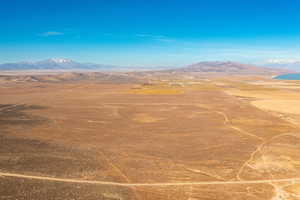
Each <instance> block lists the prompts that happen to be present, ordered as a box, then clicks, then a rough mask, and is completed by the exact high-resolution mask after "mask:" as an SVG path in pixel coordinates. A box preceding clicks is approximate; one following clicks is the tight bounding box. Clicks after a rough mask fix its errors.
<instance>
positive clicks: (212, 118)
mask: <svg viewBox="0 0 300 200" xmlns="http://www.w3.org/2000/svg"><path fill="white" fill-rule="evenodd" d="M298 85H299V88H300V82H297V81H294V82H289V81H276V80H272V79H269V78H264V77H235V78H231V77H222V78H217V77H215V78H211V79H209V80H207V79H205V80H201V79H198V80H176V82H175V81H171V80H164V81H155V82H153V83H152V84H143V83H129V82H128V83H126V82H125V83H114V82H110V83H109V82H107V83H98V82H96V81H74V82H66V83H48V82H25V83H5V84H4V83H3V84H1V85H0V95H1V96H0V199H91V200H94V199H95V200H96V199H97V200H99V199H109V200H116V199H118V200H121V199H123V200H124V199H130V200H131V199H140V200H144V199H145V200H159V199H161V200H176V199H178V200H196V199H200V200H208V199H209V200H210V199H216V200H221V199H222V200H223V199H236V200H243V199H249V200H250V199H251V200H264V199H270V200H284V199H286V200H294V199H300V156H299V155H300V128H299V124H300V111H299V108H300V106H298V104H299V105H300V103H299V102H300V93H299V90H300V89H298ZM298 107H299V108H298Z"/></svg>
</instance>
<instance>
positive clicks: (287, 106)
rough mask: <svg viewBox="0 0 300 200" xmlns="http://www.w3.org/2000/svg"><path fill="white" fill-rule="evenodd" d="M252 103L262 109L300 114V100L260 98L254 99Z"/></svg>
mask: <svg viewBox="0 0 300 200" xmlns="http://www.w3.org/2000/svg"><path fill="white" fill-rule="evenodd" d="M252 105H254V106H256V107H258V108H260V109H262V110H268V111H276V112H281V113H288V114H300V100H259V101H253V102H252Z"/></svg>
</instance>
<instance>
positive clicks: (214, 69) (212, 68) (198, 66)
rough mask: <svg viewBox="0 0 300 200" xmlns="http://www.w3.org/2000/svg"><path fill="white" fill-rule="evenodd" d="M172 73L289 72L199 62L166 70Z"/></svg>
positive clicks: (261, 73) (251, 73)
mask: <svg viewBox="0 0 300 200" xmlns="http://www.w3.org/2000/svg"><path fill="white" fill-rule="evenodd" d="M167 71H169V72H173V73H187V74H189V73H217V74H237V75H268V74H281V73H286V72H289V71H288V70H285V69H275V68H268V67H258V66H254V65H248V64H242V63H237V62H231V61H227V62H219V61H215V62H199V63H195V64H192V65H189V66H187V67H182V68H177V69H171V70H167Z"/></svg>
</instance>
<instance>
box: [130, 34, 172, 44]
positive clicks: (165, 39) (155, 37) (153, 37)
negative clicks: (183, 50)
mask: <svg viewBox="0 0 300 200" xmlns="http://www.w3.org/2000/svg"><path fill="white" fill-rule="evenodd" d="M135 36H136V37H139V38H146V39H151V40H155V41H159V42H174V41H175V40H174V39H172V38H169V37H167V36H165V35H152V34H136V35H135Z"/></svg>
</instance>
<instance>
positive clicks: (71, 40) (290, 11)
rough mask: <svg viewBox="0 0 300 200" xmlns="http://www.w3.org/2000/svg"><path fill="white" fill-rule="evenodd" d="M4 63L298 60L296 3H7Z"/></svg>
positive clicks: (2, 21) (2, 10)
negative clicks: (41, 61) (51, 59)
mask: <svg viewBox="0 0 300 200" xmlns="http://www.w3.org/2000/svg"><path fill="white" fill-rule="evenodd" d="M0 27H1V29H0V63H3V62H14V61H24V60H29V61H36V60H41V59H47V58H52V57H59V58H61V57H62V58H69V59H74V60H77V61H82V62H96V63H106V64H121V65H145V66H149V65H185V64H189V63H193V62H197V61H202V60H236V61H241V62H246V63H257V62H261V61H263V60H266V59H298V58H299V59H300V1H299V0H185V1H184V0H2V1H1V6H0Z"/></svg>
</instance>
